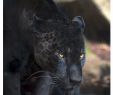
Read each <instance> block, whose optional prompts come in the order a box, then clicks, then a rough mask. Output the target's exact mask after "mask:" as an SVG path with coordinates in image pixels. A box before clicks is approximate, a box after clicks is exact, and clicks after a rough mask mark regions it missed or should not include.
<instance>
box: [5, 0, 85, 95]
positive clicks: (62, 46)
mask: <svg viewBox="0 0 113 95" xmlns="http://www.w3.org/2000/svg"><path fill="white" fill-rule="evenodd" d="M77 19H78V18H77ZM80 22H82V21H81V20H80ZM80 22H79V21H77V20H76V19H75V20H74V21H72V20H69V19H68V18H66V16H64V15H63V14H62V13H61V12H60V11H59V10H58V8H57V6H56V5H55V4H54V2H53V1H52V0H4V35H3V36H4V59H3V60H4V95H22V94H23V95H27V94H26V93H27V91H26V90H25V89H24V86H25V85H30V83H31V84H32V86H31V87H32V90H31V91H30V93H31V95H55V93H56V92H57V94H58V95H64V94H65V95H78V94H79V87H80V83H81V81H82V60H83V59H81V54H83V56H85V54H84V53H85V52H84V41H83V29H82V28H83V27H82V26H83V25H81V24H82V23H80ZM83 58H84V57H83ZM33 64H35V65H33ZM27 66H28V67H29V69H28V67H27ZM32 66H34V67H32ZM36 66H37V67H36ZM26 68H27V69H26ZM32 68H33V70H32ZM34 68H35V69H34ZM24 72H25V73H28V74H25V73H24ZM36 72H37V73H36ZM32 73H35V74H32ZM31 74H32V75H31ZM33 78H34V79H33ZM33 80H35V82H33ZM31 81H32V82H31ZM29 88H30V87H29Z"/></svg>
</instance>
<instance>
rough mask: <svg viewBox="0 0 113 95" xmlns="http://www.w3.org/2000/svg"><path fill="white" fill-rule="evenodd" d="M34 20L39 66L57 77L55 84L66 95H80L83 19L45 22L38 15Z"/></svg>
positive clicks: (83, 55) (78, 17)
mask: <svg viewBox="0 0 113 95" xmlns="http://www.w3.org/2000/svg"><path fill="white" fill-rule="evenodd" d="M26 19H27V18H26ZM32 19H33V20H31V22H30V20H29V22H30V23H29V26H30V27H32V28H31V31H32V32H33V33H34V35H35V37H36V40H35V44H34V54H35V59H36V63H37V64H38V65H40V67H42V68H43V70H46V71H49V72H50V73H52V75H51V76H55V77H57V79H55V81H56V82H57V84H58V86H59V88H61V89H63V91H64V93H65V94H66V93H67V94H66V95H78V93H79V87H80V83H81V81H82V67H83V65H84V63H85V47H84V38H83V31H84V27H85V24H84V21H83V18H82V17H80V16H77V17H75V18H74V19H73V20H72V21H71V20H68V21H61V20H52V19H48V20H43V19H40V18H38V17H37V16H36V15H34V16H33V17H32ZM24 21H25V19H24ZM53 80H54V79H53ZM57 84H56V85H57Z"/></svg>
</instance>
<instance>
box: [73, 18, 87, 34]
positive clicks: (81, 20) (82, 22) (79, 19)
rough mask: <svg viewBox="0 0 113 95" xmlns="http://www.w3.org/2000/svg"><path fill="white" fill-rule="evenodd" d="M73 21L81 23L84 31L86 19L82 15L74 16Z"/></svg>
mask: <svg viewBox="0 0 113 95" xmlns="http://www.w3.org/2000/svg"><path fill="white" fill-rule="evenodd" d="M72 21H73V22H77V23H78V24H79V25H80V28H81V29H82V32H83V31H84V28H85V22H84V19H83V18H82V17H81V16H76V17H74V18H73V20H72Z"/></svg>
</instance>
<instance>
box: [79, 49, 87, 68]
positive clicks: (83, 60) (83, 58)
mask: <svg viewBox="0 0 113 95" xmlns="http://www.w3.org/2000/svg"><path fill="white" fill-rule="evenodd" d="M80 61H81V65H82V66H84V64H85V61H86V59H85V49H81V55H80Z"/></svg>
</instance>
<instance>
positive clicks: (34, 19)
mask: <svg viewBox="0 0 113 95" xmlns="http://www.w3.org/2000/svg"><path fill="white" fill-rule="evenodd" d="M33 21H35V22H37V23H40V22H44V20H43V19H41V18H40V17H38V16H36V15H35V14H34V15H33Z"/></svg>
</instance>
